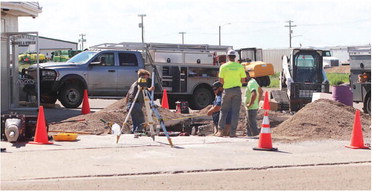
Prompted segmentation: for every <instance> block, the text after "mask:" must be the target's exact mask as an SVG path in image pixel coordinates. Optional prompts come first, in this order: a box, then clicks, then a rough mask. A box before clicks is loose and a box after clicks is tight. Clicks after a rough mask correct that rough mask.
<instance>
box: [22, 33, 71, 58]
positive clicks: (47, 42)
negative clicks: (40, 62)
mask: <svg viewBox="0 0 372 192" xmlns="http://www.w3.org/2000/svg"><path fill="white" fill-rule="evenodd" d="M38 45H39V53H41V54H44V55H45V56H46V57H48V58H50V57H51V53H52V52H53V51H57V50H77V49H78V43H77V42H71V41H65V40H60V39H53V38H49V37H42V36H39V41H38ZM30 50H35V47H32V46H28V47H20V48H19V49H18V54H22V53H25V52H28V51H30Z"/></svg>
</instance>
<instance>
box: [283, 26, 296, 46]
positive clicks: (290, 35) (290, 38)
mask: <svg viewBox="0 0 372 192" xmlns="http://www.w3.org/2000/svg"><path fill="white" fill-rule="evenodd" d="M286 22H287V23H288V25H285V26H284V27H289V48H292V33H293V30H292V27H297V25H292V22H293V21H291V20H289V21H286Z"/></svg>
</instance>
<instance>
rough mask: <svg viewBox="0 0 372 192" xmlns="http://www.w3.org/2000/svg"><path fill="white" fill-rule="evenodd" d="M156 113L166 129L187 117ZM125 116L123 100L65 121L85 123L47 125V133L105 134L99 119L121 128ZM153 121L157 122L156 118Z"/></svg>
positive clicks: (176, 114)
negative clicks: (160, 117)
mask: <svg viewBox="0 0 372 192" xmlns="http://www.w3.org/2000/svg"><path fill="white" fill-rule="evenodd" d="M158 111H159V113H160V114H161V116H162V117H163V119H164V120H165V125H166V126H167V127H171V126H174V125H176V124H180V123H182V122H183V121H185V119H183V118H184V117H186V116H188V115H184V114H178V113H174V112H171V111H169V110H168V109H163V108H161V107H159V108H158ZM126 115H127V111H126V102H125V99H121V100H118V101H117V102H115V103H113V104H111V105H109V106H108V107H106V108H104V109H102V110H100V111H98V112H96V113H90V114H86V115H79V116H76V117H72V118H69V119H66V120H65V121H70V120H78V119H85V121H79V122H68V123H60V124H54V125H49V131H61V132H85V133H87V134H95V135H100V134H107V133H108V132H109V129H106V128H105V124H104V123H103V122H102V121H101V119H102V120H104V121H106V122H111V123H117V124H119V125H120V126H121V125H122V124H123V122H124V119H125V117H126ZM173 119H176V120H173ZM155 121H156V122H157V120H156V118H155ZM128 123H129V124H130V125H131V124H132V121H131V117H129V120H128Z"/></svg>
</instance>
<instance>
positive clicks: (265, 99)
mask: <svg viewBox="0 0 372 192" xmlns="http://www.w3.org/2000/svg"><path fill="white" fill-rule="evenodd" d="M263 109H265V110H270V103H269V92H267V91H266V92H265V98H264V105H263Z"/></svg>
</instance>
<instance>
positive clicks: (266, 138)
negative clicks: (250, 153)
mask: <svg viewBox="0 0 372 192" xmlns="http://www.w3.org/2000/svg"><path fill="white" fill-rule="evenodd" d="M253 150H260V151H277V150H278V148H273V146H272V142H271V128H270V121H269V113H268V112H267V111H266V112H265V115H264V118H263V120H262V126H261V133H260V137H259V140H258V147H254V148H253Z"/></svg>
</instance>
